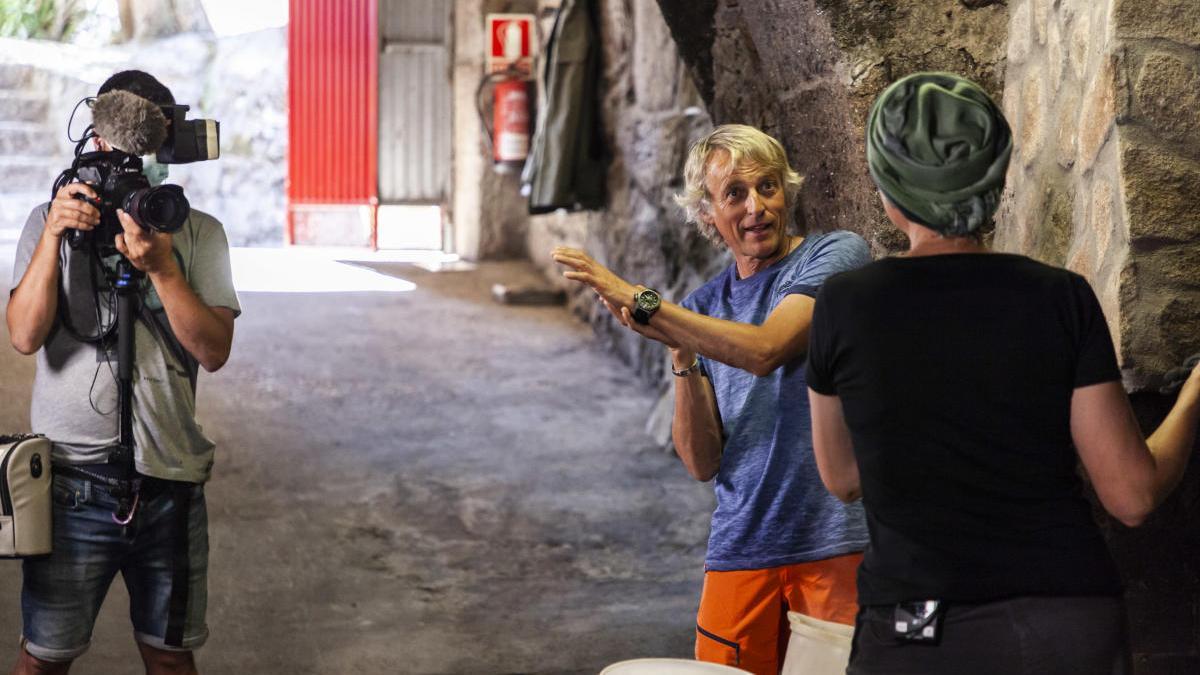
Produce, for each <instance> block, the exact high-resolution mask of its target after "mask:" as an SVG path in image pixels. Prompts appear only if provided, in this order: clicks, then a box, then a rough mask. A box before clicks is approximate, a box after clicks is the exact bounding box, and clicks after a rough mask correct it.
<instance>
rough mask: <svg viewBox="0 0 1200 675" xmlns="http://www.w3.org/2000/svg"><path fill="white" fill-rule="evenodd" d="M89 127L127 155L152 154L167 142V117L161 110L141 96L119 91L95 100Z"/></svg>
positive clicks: (102, 95) (108, 93)
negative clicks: (93, 128)
mask: <svg viewBox="0 0 1200 675" xmlns="http://www.w3.org/2000/svg"><path fill="white" fill-rule="evenodd" d="M92 125H93V126H94V127H95V130H96V134H97V135H99V136H100V137H101V138H103V139H104V140H106V141H108V142H109V144H110V145H112V146H113V147H114V148H116V149H117V150H120V151H122V152H125V153H128V154H130V155H149V154H151V153H154V152H155V151H157V150H158V148H159V147H160V146H161V145H162V144H163V141H165V140H166V139H167V118H166V117H165V116H164V115H163V113H162V110H161V109H159V107H158V106H157V105H155V104H154V103H151V102H150V101H148V100H146V99H144V98H142V97H141V96H138V95H136V94H131V93H129V92H127V91H121V90H119V89H118V90H115V91H110V92H107V93H104V94H101V95H100V96H97V97H96V100H95V101H94V102H93V103H92Z"/></svg>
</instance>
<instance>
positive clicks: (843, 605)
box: [696, 553, 862, 675]
mask: <svg viewBox="0 0 1200 675" xmlns="http://www.w3.org/2000/svg"><path fill="white" fill-rule="evenodd" d="M860 562H862V554H861V553H852V554H850V555H843V556H838V557H836V558H829V559H827V560H817V561H814V562H807V563H799V564H796V565H784V566H783V567H770V568H767V569H762V570H738V571H734V572H713V571H709V572H705V573H704V591H703V592H702V593H701V595H700V612H699V613H698V614H697V615H696V660H698V661H710V662H712V663H722V664H725V665H730V666H737V667H738V668H741V669H742V670H748V671H750V672H752V673H754V675H777V674H778V673H779V669H780V667H782V665H783V656H784V654H785V652H786V651H787V645H788V640H789V639H790V638H791V635H792V630H791V627H790V626H789V625H788V620H787V612H789V611H792V612H800V613H802V614H807V615H809V616H811V617H814V618H817V619H823V620H825V621H836V622H838V623H844V624H848V625H854V617H855V615H856V614H857V613H858V592H857V591H856V589H855V577H856V575H857V573H858V564H859V563H860Z"/></svg>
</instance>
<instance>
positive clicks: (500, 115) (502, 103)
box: [475, 69, 530, 173]
mask: <svg viewBox="0 0 1200 675" xmlns="http://www.w3.org/2000/svg"><path fill="white" fill-rule="evenodd" d="M492 82H494V83H495V85H494V86H493V87H492V115H491V117H492V119H491V124H490V125H489V124H488V115H487V113H486V112H485V111H484V106H483V100H482V94H483V91H484V90H485V89H486V88H487V85H488V84H489V83H492ZM475 104H476V108H477V109H478V111H479V122H480V125H481V126H483V130H484V132H485V133H486V134H487V139H488V145H490V146H491V150H492V162H493V168H494V169H495V170H496V173H514V172H517V171H520V170H521V167H522V166H524V164H525V158H526V157H528V156H529V132H530V129H529V118H530V115H529V82H528V81H527V80H526V79H525V78H524V76H523V75H522V74H521V73H520V72H518V71H516V70H512V69H510V70H506V71H504V72H499V73H490V74H488V75H485V76H484V77H483V79H482V80H480V82H479V88H478V89H476V90H475Z"/></svg>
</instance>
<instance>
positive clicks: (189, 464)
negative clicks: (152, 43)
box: [7, 70, 240, 675]
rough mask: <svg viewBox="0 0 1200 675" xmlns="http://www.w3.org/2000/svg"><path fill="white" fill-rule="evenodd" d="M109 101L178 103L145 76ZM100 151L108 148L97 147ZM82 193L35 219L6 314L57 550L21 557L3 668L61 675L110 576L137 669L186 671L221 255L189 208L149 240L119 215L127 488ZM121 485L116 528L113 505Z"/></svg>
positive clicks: (195, 605)
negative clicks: (130, 310)
mask: <svg viewBox="0 0 1200 675" xmlns="http://www.w3.org/2000/svg"><path fill="white" fill-rule="evenodd" d="M113 90H123V91H126V92H129V93H131V94H135V95H137V96H140V97H142V98H144V99H147V100H148V101H150V102H151V103H153V104H155V105H159V106H164V105H174V104H175V99H174V96H172V94H171V92H170V90H168V89H167V88H166V87H165V86H163V84H162V83H160V82H159V81H158V80H156V79H155V78H154V77H152V76H151V75H149V74H147V73H144V72H141V71H133V70H131V71H124V72H120V73H117V74H115V75H113V76H112V77H110V78H109V79H108V80H107V81H106V82H105V83H104V84H103V85H102V86H101V87H100V90H99V91H98V92H97V95H100V94H104V93H106V92H109V91H113ZM95 145H96V149H97V150H100V151H110V150H112V149H113V148H112V145H111V144H110V143H109V141H108V140H106V139H104V138H100V137H99V136H97V137H96V138H95ZM159 168H160V169H161V168H162V167H161V165H160V167H159ZM144 172H145V173H146V174H147V177H148V178H151V179H154V178H159V177H158V176H155V175H153V173H154V172H153V171H152V170H151V169H144ZM76 195H83V196H86V197H87V198H90V199H95V198H96V197H97V196H98V195H97V192H96V190H95V189H93V187H91V186H88V185H86V184H84V183H81V182H75V183H71V184H69V185H66V186H65V187H63V188H62V189H60V190H59V191H58V192H57V194H55V195H54V201H52V202H50V203H49V204H43V205H41V206H39V207H37V208H36V209H34V210H33V213H31V214H30V216H29V219H28V221H27V222H26V223H25V228H24V230H23V232H22V234H21V239H20V243H19V245H18V248H17V257H16V265H15V267H14V272H13V274H14V280H15V288H14V290H13V292H12V297H11V298H10V301H9V304H8V312H7V320H8V330H9V333H10V335H11V339H12V344H13V347H15V348H16V349H17V351H19V352H21V353H22V354H34V353H35V352H36V353H37V373H36V376H35V379H34V388H33V401H32V405H31V417H32V425H33V430H34V431H35V432H37V433H41V434H44V435H46V436H47V437H49V438H50V440H51V441H52V442H53V444H54V445H53V463H54V470H55V476H54V484H53V498H54V548H53V552H52V553H51V554H50V555H49V556H44V557H38V558H28V559H26V560H25V561H24V567H23V573H24V585H23V589H22V594H21V610H22V618H23V624H24V628H23V632H22V639H21V645H22V649H21V653H20V655H19V657H18V660H17V664H16V666H15V667H14V669H13V672H14V673H18V674H22V673H66V672H67V670H68V669H69V668H70V665H71V662H72V661H73V660H74V659H75V658H76V657H78V656H79V655H80V654H82V653H83V652H84V651H85V650H87V648H88V645H89V642H90V639H91V635H92V626H93V624H94V622H95V618H96V615H97V613H98V612H99V610H100V604H101V603H102V602H103V600H104V596H105V594H106V593H107V592H108V587H109V585H110V584H111V583H112V581H113V578H114V577H115V576H116V574H117V572H120V573H121V575H122V577H123V579H124V581H125V585H126V588H127V589H128V590H129V600H130V618H131V620H132V623H133V628H134V634H135V638H136V640H137V643H138V649H139V650H140V651H141V655H142V659H143V661H144V662H145V666H146V672H147V673H150V674H152V675H155V674H159V673H163V674H165V673H195V672H197V671H196V666H195V663H194V660H193V658H192V650H193V649H195V648H196V647H199V646H200V645H201V644H203V643H204V641H205V639H206V638H207V637H208V629H207V627H206V625H205V621H204V616H205V606H206V600H207V598H206V595H207V588H206V584H207V576H206V574H207V567H208V532H207V527H208V526H207V515H206V511H205V502H204V490H203V484H204V482H205V481H206V480H208V478H209V475H210V472H211V468H212V458H213V447H214V446H213V443H212V441H210V440H209V439H208V438H206V437H205V436H204V434H203V432H202V430H201V428H200V425H199V424H197V423H196V419H195V384H196V374H197V372H198V366H203V367H204V369H205V370H206V371H208V372H213V371H215V370H217V369H219V368H220V367H221V366H222V365H224V364H225V361H226V360H227V359H228V358H229V351H230V346H231V343H232V340H233V320H234V318H235V317H236V316H237V315H238V314H239V313H240V307H239V304H238V299H237V294H236V293H235V292H234V288H233V279H232V274H231V271H230V263H229V245H228V242H227V240H226V237H225V232H224V229H223V228H222V226H221V223H220V222H218V221H217V220H216V219H215V218H213V217H212V216H209V215H207V214H204V213H201V212H199V211H195V210H192V211H191V212H190V215H189V216H188V218H187V221H186V223H185V224H184V226H183V228H182V229H181V230H180V231H178V232H176V233H175V234H173V235H172V234H166V233H161V232H154V231H152V230H150V229H143V228H142V227H140V226H139V225H138V224H137V223H136V222H135V221H134V220H133V218H132V217H131V216H129V215H128V214H126V213H124V212H123V211H118V216H119V219H120V224H121V226H122V229H123V230H124V232H123V233H121V234H117V235H116V237H115V242H114V246H115V248H116V250H117V251H118V252H119V253H120V254H121V255H122V256H124V257H125V258H127V259H128V260H129V261H130V262H131V263H132V265H133V266H134V267H135V268H137V269H138V270H140V271H142V272H144V273H145V280H144V281H143V286H142V297H141V302H140V307H139V309H138V310H137V314H138V318H137V320H136V321H135V322H134V326H135V330H134V334H135V335H134V337H135V340H134V342H135V345H136V349H135V363H134V370H133V372H134V376H133V380H134V382H133V390H134V393H133V397H132V398H133V404H132V407H133V436H134V440H135V443H134V447H135V465H136V471H137V473H136V474H135V476H133V477H131V476H129V475H128V473H127V469H126V468H125V467H122V466H120V465H119V464H115V463H110V462H109V455H110V453H111V452H112V451H113V449H114V448H115V447H116V446H117V445H118V441H119V423H120V420H119V417H120V416H119V414H118V404H117V402H118V385H117V378H116V376H115V373H116V340H115V334H112V335H109V336H107V337H106V338H103V339H99V340H98V341H97V342H95V343H92V342H85V341H81V340H80V339H79V336H80V335H89V336H95V337H100V336H102V335H104V333H105V332H106V331H105V328H104V327H105V326H106V325H111V322H112V321H113V320H115V319H113V318H112V315H113V314H115V312H112V311H111V310H112V307H111V305H110V304H109V305H106V298H110V297H111V296H110V291H111V289H110V288H109V287H108V283H106V281H105V278H106V276H108V275H110V274H111V273H110V270H109V269H106V268H109V266H110V265H112V264H115V262H116V260H117V259H118V257H117V256H115V255H110V256H108V257H105V258H103V259H101V257H100V256H99V255H93V254H91V253H90V252H89V251H88V250H87V249H86V248H79V249H75V248H73V247H69V246H65V245H64V238H65V237H66V236H67V235H68V233H69V232H70V231H71V230H79V231H83V232H88V231H92V230H93V229H94V228H95V227H96V226H97V225H98V224H99V222H100V212H99V211H98V209H97V208H96V207H95V206H93V205H92V204H90V203H88V202H86V201H83V200H81V199H79V198H77V197H76ZM60 303H61V304H60ZM64 319H65V320H66V321H64ZM131 478H133V480H130V479H131ZM131 486H132V488H131ZM130 489H132V490H133V491H134V492H133V495H134V499H133V501H132V510H131V511H130V512H129V515H128V517H129V518H130V520H129V522H128V524H124V525H123V524H120V523H119V522H118V518H117V516H116V515H115V513H116V511H117V510H118V499H117V498H116V497H115V496H114V495H115V494H120V493H119V492H118V491H119V490H130Z"/></svg>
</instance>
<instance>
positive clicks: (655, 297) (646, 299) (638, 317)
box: [633, 288, 662, 326]
mask: <svg viewBox="0 0 1200 675" xmlns="http://www.w3.org/2000/svg"><path fill="white" fill-rule="evenodd" d="M661 304H662V296H661V295H659V294H658V291H656V290H654V289H652V288H644V289H642V290H640V291H638V292H637V293H634V294H633V320H634V321H636V322H638V323H640V324H642V325H643V326H644V325H646V324H648V323H650V317H652V316H654V313H655V312H657V311H658V307H659V305H661Z"/></svg>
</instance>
